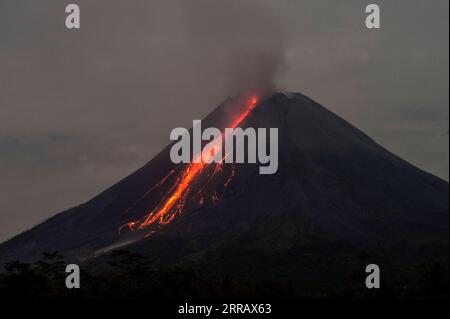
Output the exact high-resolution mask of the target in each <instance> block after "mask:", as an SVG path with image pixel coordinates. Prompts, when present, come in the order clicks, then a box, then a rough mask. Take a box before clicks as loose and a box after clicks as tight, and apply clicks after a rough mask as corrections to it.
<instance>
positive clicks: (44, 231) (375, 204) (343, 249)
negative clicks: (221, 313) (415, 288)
mask: <svg viewBox="0 0 450 319" xmlns="http://www.w3.org/2000/svg"><path fill="white" fill-rule="evenodd" d="M242 101H243V100H242V99H239V98H230V99H228V100H226V101H225V102H223V103H222V104H221V105H219V106H218V107H217V108H216V109H215V110H214V111H213V112H212V113H211V114H209V115H208V116H207V117H206V118H205V119H203V125H204V126H205V127H208V126H211V127H218V128H224V127H226V125H227V124H228V123H230V121H231V122H232V121H233V120H234V119H235V118H236V116H237V115H236V114H243V113H242V112H245V103H243V102H242ZM254 103H255V104H257V105H253V106H252V107H251V108H250V109H249V112H247V113H245V116H243V117H242V118H241V120H240V121H239V123H237V124H238V125H239V126H240V127H243V128H244V127H257V128H267V129H269V128H278V131H279V164H278V171H277V172H276V173H275V174H273V175H261V174H259V170H258V165H257V164H249V163H243V164H225V163H224V164H223V165H222V164H217V165H216V164H208V165H206V166H205V167H202V168H201V169H199V170H201V173H198V172H197V171H195V176H194V177H193V178H189V180H188V182H189V185H187V186H186V187H185V186H183V187H180V185H182V183H183V182H184V181H185V180H186V178H185V177H183V176H187V174H190V173H192V168H189V167H187V166H186V165H185V164H181V165H180V164H178V165H175V164H173V163H172V162H171V161H170V157H169V153H170V145H169V146H168V147H166V148H165V149H164V150H162V151H161V152H160V153H159V154H158V155H157V156H155V157H154V158H153V159H152V160H151V161H150V162H149V163H147V164H146V165H145V166H143V167H142V168H140V169H139V170H137V171H136V172H134V173H133V174H131V175H130V176H128V177H126V178H125V179H123V180H121V181H120V182H118V183H117V184H115V185H114V186H112V187H110V188H109V189H107V190H105V191H104V192H102V193H101V194H99V195H98V196H96V197H94V198H93V199H91V200H89V201H88V202H86V203H84V204H82V205H80V206H77V207H74V208H71V209H69V210H67V211H64V212H62V213H60V214H57V215H56V216H54V217H52V218H50V219H48V220H47V221H45V222H43V223H42V224H40V225H37V226H36V227H34V228H32V229H30V230H28V231H26V232H24V233H22V234H20V235H18V236H16V237H14V238H12V239H10V240H8V241H7V242H5V243H3V244H2V245H0V261H1V263H4V262H7V261H11V260H22V261H30V260H34V259H36V258H38V256H39V255H40V254H41V253H42V252H46V251H55V250H57V251H59V252H61V253H63V254H64V255H65V256H66V258H67V259H69V260H71V261H74V262H79V263H85V264H87V265H101V264H102V263H105V262H104V260H105V256H106V255H108V253H109V252H110V251H112V250H114V249H117V248H124V247H125V248H126V249H130V250H133V251H136V252H139V253H140V254H143V255H145V256H148V257H149V258H151V259H152V260H153V261H154V262H155V263H157V264H162V265H163V264H170V265H177V264H188V265H190V266H192V267H196V268H199V269H202V270H203V271H208V272H224V273H233V274H238V275H241V276H261V277H263V278H283V279H286V280H291V279H299V280H300V279H302V278H303V279H305V278H309V279H311V278H316V277H317V278H318V277H320V278H321V279H322V280H325V278H326V277H327V276H331V273H332V272H334V271H346V269H348V268H349V267H353V266H350V265H353V263H352V262H353V261H354V260H358V258H360V257H361V255H364V254H365V255H366V256H370V257H369V259H370V260H369V261H370V262H378V263H380V264H382V265H383V264H386V263H389V264H390V265H392V264H396V265H399V267H401V265H404V264H414V263H417V262H419V261H421V260H425V259H427V258H435V257H436V258H441V257H442V256H444V258H447V260H448V240H449V233H448V227H449V210H448V198H449V196H448V194H449V193H448V192H449V187H448V183H447V182H445V181H443V180H441V179H439V178H437V177H435V176H432V175H430V174H428V173H426V172H424V171H422V170H420V169H418V168H416V167H414V166H413V165H411V164H409V163H407V162H406V161H404V160H402V159H401V158H399V157H397V156H396V155H394V154H392V153H391V152H389V151H388V150H386V149H385V148H383V147H382V146H380V145H379V144H377V143H376V142H375V141H373V140H372V139H371V138H370V137H368V136H367V135H365V134H364V133H363V132H361V131H360V130H358V129H357V128H355V127H354V126H352V125H351V124H349V123H348V122H346V121H345V120H343V119H341V118H340V117H338V116H337V115H335V114H334V113H332V112H330V111H328V110H327V109H326V108H324V107H323V106H321V105H319V104H318V103H316V102H315V101H313V100H312V99H310V98H308V97H306V96H304V95H302V94H299V93H276V94H273V95H272V96H270V97H267V98H260V99H259V100H258V101H257V102H256V101H254ZM247 106H248V105H247ZM254 106H256V107H254ZM183 178H184V180H183ZM183 185H184V184H183ZM180 188H182V191H178V190H179V189H180ZM175 195H177V196H178V197H177V198H175V199H173V200H170V199H168V198H171V196H175ZM161 211H162V212H163V213H164V214H161ZM166 212H169V213H168V214H166ZM152 214H153V215H152ZM158 214H159V215H158ZM162 215H164V216H165V217H162ZM154 216H157V217H156V218H154ZM149 221H151V223H149ZM147 226H148V227H147ZM331 268H332V269H333V271H331V270H330V269H331Z"/></svg>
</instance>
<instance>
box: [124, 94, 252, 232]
mask: <svg viewBox="0 0 450 319" xmlns="http://www.w3.org/2000/svg"><path fill="white" fill-rule="evenodd" d="M257 103H258V99H257V97H255V96H253V97H251V98H250V99H249V100H248V101H247V102H246V108H245V110H244V111H243V112H242V113H241V114H240V115H239V116H238V117H237V118H236V119H235V120H234V121H233V122H232V123H231V125H230V126H229V128H233V129H234V128H236V127H237V126H238V125H239V124H240V123H241V122H242V121H243V120H244V119H245V118H246V117H247V116H248V115H249V114H250V112H251V111H252V110H253V109H254V108H255V106H256V104H257ZM222 135H223V134H222ZM222 135H221V136H220V140H221V139H222V138H224V139H226V138H227V136H222ZM217 141H219V139H217ZM220 147H221V146H220V143H218V142H217V145H213V146H212V148H211V152H208V153H203V154H202V152H200V153H199V154H197V155H196V157H195V158H194V160H193V161H192V162H191V163H190V164H188V166H187V167H186V168H184V169H183V170H182V172H181V174H180V177H178V178H177V179H176V181H175V183H174V185H172V187H170V189H169V191H168V193H167V194H166V196H165V197H164V198H163V199H162V200H161V202H160V203H159V204H158V205H157V206H156V207H155V208H154V209H153V210H152V211H151V212H150V213H149V214H148V215H147V216H145V217H144V218H142V219H141V220H138V221H131V222H128V223H127V224H125V225H123V226H122V227H121V228H120V229H119V233H120V231H121V230H122V228H124V227H126V228H128V229H129V230H131V231H133V230H135V229H144V228H147V227H149V226H151V225H154V224H156V225H166V224H168V223H170V222H171V221H172V220H173V219H174V218H175V216H176V215H177V214H178V213H180V212H181V211H182V210H183V208H184V205H185V203H186V198H187V196H188V194H189V192H190V190H191V187H192V184H193V183H194V182H195V180H196V178H197V177H198V176H199V175H200V173H201V172H202V171H203V169H204V168H205V167H206V166H208V165H216V166H215V167H214V172H213V173H212V175H214V174H216V173H217V172H218V171H220V170H221V165H222V164H223V160H224V159H225V157H226V156H227V154H225V156H224V157H223V159H222V163H214V164H208V160H209V159H211V158H212V156H214V152H216V151H220V150H221V149H220ZM196 159H203V160H196ZM173 173H174V171H171V172H170V173H169V174H168V175H167V176H166V177H165V178H164V179H163V180H162V181H161V182H159V183H158V184H157V185H155V186H161V185H162V184H163V183H164V182H165V181H166V180H167V178H168V177H169V176H170V175H172V174H173ZM234 174H235V172H234V169H233V170H232V173H231V175H230V176H229V177H228V179H227V181H226V182H225V184H224V186H225V187H226V186H227V185H228V184H229V183H230V181H231V179H232V178H233V176H234ZM154 188H155V187H152V190H153V189H154ZM147 193H148V192H147ZM197 194H200V196H201V197H200V201H199V202H200V204H202V203H203V202H204V198H203V195H202V194H201V192H199V193H197ZM144 196H145V195H144ZM194 197H195V196H194ZM212 200H213V201H217V200H218V197H217V194H216V193H215V192H214V194H213V195H212Z"/></svg>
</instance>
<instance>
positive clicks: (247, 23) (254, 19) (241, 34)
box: [180, 0, 286, 93]
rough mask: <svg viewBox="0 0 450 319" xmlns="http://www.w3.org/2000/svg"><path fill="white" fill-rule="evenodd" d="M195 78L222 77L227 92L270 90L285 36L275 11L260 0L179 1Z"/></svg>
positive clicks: (281, 63)
mask: <svg viewBox="0 0 450 319" xmlns="http://www.w3.org/2000/svg"><path fill="white" fill-rule="evenodd" d="M180 5H181V8H182V12H183V17H184V18H185V21H186V26H187V27H188V30H189V36H188V38H189V39H190V41H192V42H191V43H192V46H193V51H192V52H191V53H192V54H193V55H195V56H200V57H201V64H200V65H199V67H200V69H199V71H200V73H199V74H202V72H201V70H202V69H203V68H205V69H208V66H210V67H212V68H214V69H215V70H216V72H217V73H218V74H222V75H223V76H224V78H225V80H226V85H227V88H228V89H229V90H230V93H234V92H236V91H242V90H247V89H249V90H254V89H257V90H263V91H268V90H269V91H270V90H274V89H275V80H276V77H277V75H279V74H280V72H281V71H282V70H283V68H284V66H285V45H286V43H285V41H286V38H285V32H284V27H283V25H282V23H281V21H282V20H281V19H280V18H279V17H277V16H276V8H274V7H273V6H272V5H271V3H270V2H267V1H261V0H259V1H258V0H250V1H239V0H228V1H209V0H200V1H180Z"/></svg>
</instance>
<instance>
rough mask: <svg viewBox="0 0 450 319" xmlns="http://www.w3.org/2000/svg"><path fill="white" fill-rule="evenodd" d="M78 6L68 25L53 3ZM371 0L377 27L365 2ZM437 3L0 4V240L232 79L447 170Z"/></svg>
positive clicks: (153, 146) (441, 12)
mask: <svg viewBox="0 0 450 319" xmlns="http://www.w3.org/2000/svg"><path fill="white" fill-rule="evenodd" d="M71 2H73V3H78V4H79V5H80V7H81V29H80V30H76V31H74V30H67V29H66V28H65V25H64V21H65V15H66V14H65V12H64V11H65V6H66V5H67V4H69V3H71ZM372 2H375V3H377V4H379V5H380V7H381V29H379V30H368V29H366V27H365V24H364V19H365V15H366V14H365V12H364V11H365V6H366V5H367V4H369V3H372ZM448 10H449V8H448V0H434V1H427V0H420V1H412V0H396V1H392V0H391V1H379V0H377V1H361V0H355V1H350V0H345V1H343V0H341V1H337V0H328V1H318V0H311V1H300V0H291V1H288V0H279V1H267V0H266V1H264V0H246V1H237V0H226V1H219V0H217V1H211V0H169V1H147V0H146V1H144V0H127V1H123V0H120V1H119V0H83V1H82V0H78V1H75V0H73V1H61V0H39V1H34V0H0V241H1V240H4V239H7V238H8V237H11V236H12V235H14V234H17V233H18V232H20V231H23V230H25V229H27V228H30V227H32V226H33V225H35V224H36V223H38V222H40V221H42V220H44V219H46V218H48V217H50V216H52V215H54V214H56V213H58V212H60V211H62V210H64V209H67V208H69V207H71V206H74V205H77V204H81V203H83V202H85V201H86V200H88V199H89V198H91V197H93V196H94V195H96V194H97V193H99V192H100V191H102V190H104V189H105V188H107V187H109V186H111V185H112V184H113V183H115V182H116V181H118V180H119V179H121V178H123V177H125V176H127V175H128V174H130V173H132V172H133V171H134V170H136V169H138V168H139V167H141V166H142V165H143V164H145V163H146V162H147V161H149V160H150V159H151V158H152V157H153V156H154V155H155V154H156V153H157V152H158V151H159V150H161V148H162V147H163V146H165V145H166V144H167V143H168V137H169V133H170V130H171V129H172V128H174V127H177V126H184V127H186V126H190V125H191V123H192V120H193V119H198V118H202V117H203V116H204V115H206V114H207V113H208V112H210V111H211V110H212V109H213V108H214V107H215V106H216V105H217V104H218V103H219V102H221V101H222V100H223V99H225V98H226V97H227V96H228V95H230V94H233V93H236V91H237V90H240V89H242V88H245V87H247V86H252V85H254V84H255V83H256V84H258V85H264V86H270V85H276V87H278V88H279V89H280V90H284V91H296V92H301V93H303V94H306V95H308V96H310V97H311V98H313V99H315V100H316V101H318V102H319V103H321V104H322V105H324V106H325V107H327V108H329V109H330V110H332V111H333V112H336V113H337V114H338V115H340V116H342V117H343V118H345V119H346V120H348V121H349V122H351V123H352V124H354V125H355V126H357V127H358V128H360V129H362V130H363V131H364V132H366V133H367V134H368V135H370V136H371V137H372V138H374V139H375V140H376V141H377V142H379V143H380V144H382V145H383V146H385V147H387V148H388V149H389V150H391V151H392V152H394V153H395V154H397V155H399V156H401V157H403V158H404V159H406V160H407V161H409V162H411V163H412V164H414V165H416V166H418V167H419V168H422V169H424V170H426V171H428V172H431V173H433V174H435V175H437V176H440V177H441V178H444V179H446V180H448V176H449V149H448V143H449V135H448V132H449V123H448V122H449V93H448V85H449V79H448V68H449V60H448V59H449V56H448V55H449V43H448V36H449V35H448V33H449V29H448V28H449V26H448V18H449V17H448Z"/></svg>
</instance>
